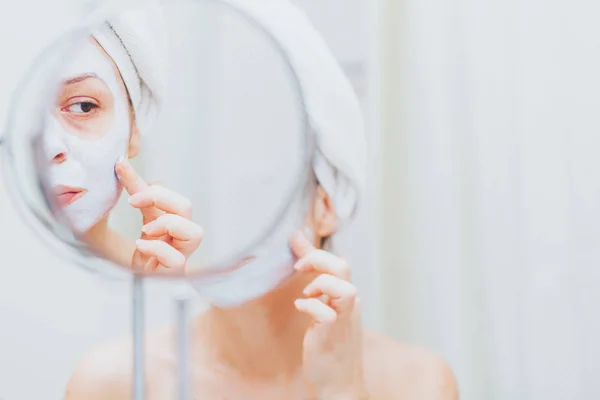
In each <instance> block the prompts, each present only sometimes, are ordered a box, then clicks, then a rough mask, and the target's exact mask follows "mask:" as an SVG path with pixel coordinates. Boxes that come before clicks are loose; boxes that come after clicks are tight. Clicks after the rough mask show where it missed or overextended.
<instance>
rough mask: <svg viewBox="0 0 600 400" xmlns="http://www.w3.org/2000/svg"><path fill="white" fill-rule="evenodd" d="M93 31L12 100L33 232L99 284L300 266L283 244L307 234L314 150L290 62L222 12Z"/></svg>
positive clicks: (188, 8) (203, 5)
mask: <svg viewBox="0 0 600 400" xmlns="http://www.w3.org/2000/svg"><path fill="white" fill-rule="evenodd" d="M95 21H96V22H94V23H93V24H87V25H86V26H85V27H80V28H77V29H74V30H73V31H72V32H69V33H68V34H67V35H66V36H64V37H63V38H61V40H59V41H58V42H56V43H55V44H54V45H53V46H52V47H51V48H50V49H48V51H46V52H45V53H44V54H42V55H41V56H40V57H39V58H38V60H37V61H36V63H35V65H34V67H33V68H32V70H31V71H29V72H28V73H27V75H26V77H25V79H24V80H23V82H22V84H21V86H20V90H19V91H18V93H17V96H16V97H15V99H14V101H13V103H12V104H13V109H12V110H11V112H10V118H11V120H10V122H9V126H8V129H7V136H6V146H4V147H5V148H6V150H7V154H6V157H4V160H5V161H6V163H7V165H6V168H5V170H6V171H8V174H9V176H8V177H9V179H10V181H11V183H12V187H13V188H14V189H15V190H14V194H15V199H16V202H17V203H18V204H19V206H20V208H21V209H22V210H23V211H24V213H25V215H26V216H27V219H28V220H29V221H30V222H32V223H33V224H34V225H35V226H34V228H35V229H36V231H39V232H40V233H42V234H43V235H44V237H45V240H46V241H49V242H52V243H54V244H55V245H56V244H58V245H59V247H60V249H62V250H67V252H68V254H70V255H73V256H74V257H75V259H76V260H77V261H79V264H80V265H84V266H86V267H88V268H94V270H98V271H102V272H108V271H109V270H110V266H111V265H119V266H120V267H124V268H126V269H127V270H128V271H132V272H134V273H136V274H141V275H152V276H155V275H158V276H168V277H187V278H190V277H194V278H202V279H213V278H215V279H218V277H219V276H220V275H222V274H223V273H224V272H226V271H232V270H235V269H239V268H245V269H256V271H260V265H261V260H264V259H267V258H268V259H269V262H271V261H272V260H273V257H275V258H277V260H281V262H285V260H288V259H290V260H291V254H290V252H289V248H288V244H287V242H285V241H281V242H277V241H278V240H280V239H278V238H289V237H290V236H291V234H292V232H293V231H294V230H296V229H298V228H299V227H300V226H301V224H302V219H303V215H304V212H305V211H306V210H304V209H303V207H305V204H303V203H302V202H299V201H298V199H301V198H305V196H303V195H302V192H303V191H306V190H312V189H311V188H313V187H314V177H313V176H312V174H311V173H310V171H311V168H309V165H310V162H311V159H312V154H313V143H312V141H313V139H312V136H311V134H310V131H309V129H308V121H307V116H306V113H305V108H304V103H303V98H302V93H301V91H300V85H299V82H298V79H297V76H296V74H295V72H294V70H293V68H292V67H291V64H290V63H289V61H288V59H287V57H286V52H285V49H284V48H282V47H281V46H280V45H279V44H278V41H277V40H274V38H273V35H272V34H271V33H270V32H269V31H268V29H265V28H264V27H262V25H261V24H260V23H258V22H257V21H256V19H254V18H253V16H251V15H249V14H248V13H246V12H243V11H240V10H239V9H238V8H237V7H235V6H234V5H233V3H229V2H226V1H211V0H204V1H170V2H164V3H157V4H153V5H152V6H148V5H145V6H141V7H139V8H131V9H127V10H122V11H119V12H117V13H105V15H103V16H102V17H97V18H96V19H95ZM99 260H104V261H103V262H99ZM105 261H109V262H108V263H107V262H105ZM257 273H258V272H257Z"/></svg>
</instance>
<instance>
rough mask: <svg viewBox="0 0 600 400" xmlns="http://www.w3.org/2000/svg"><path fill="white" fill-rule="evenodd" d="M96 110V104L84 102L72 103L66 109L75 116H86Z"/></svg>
mask: <svg viewBox="0 0 600 400" xmlns="http://www.w3.org/2000/svg"><path fill="white" fill-rule="evenodd" d="M96 108H98V106H97V105H96V104H94V103H90V102H85V101H84V102H81V103H74V104H71V105H70V106H69V107H67V109H68V110H69V111H70V112H72V113H75V114H87V113H89V112H90V111H93V110H94V109H96Z"/></svg>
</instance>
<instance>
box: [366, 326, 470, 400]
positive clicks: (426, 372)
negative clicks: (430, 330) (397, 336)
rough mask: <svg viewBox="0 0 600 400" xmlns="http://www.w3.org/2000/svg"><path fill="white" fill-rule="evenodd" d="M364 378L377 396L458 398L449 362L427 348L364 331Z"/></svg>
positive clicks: (429, 399) (434, 399) (434, 398)
mask: <svg viewBox="0 0 600 400" xmlns="http://www.w3.org/2000/svg"><path fill="white" fill-rule="evenodd" d="M364 346H365V378H366V381H367V385H368V387H369V389H370V390H371V393H372V394H373V396H374V398H385V399H388V398H394V399H395V398H411V399H420V400H457V399H458V388H457V384H456V379H455V377H454V373H453V372H452V369H451V368H450V366H449V365H448V362H447V361H446V360H445V359H444V358H443V357H442V356H440V355H439V354H437V353H435V352H433V351H431V350H429V349H426V348H424V347H419V346H413V345H409V344H405V343H400V342H397V341H395V340H393V339H391V338H388V337H385V336H383V335H378V334H375V333H371V332H366V333H365V341H364Z"/></svg>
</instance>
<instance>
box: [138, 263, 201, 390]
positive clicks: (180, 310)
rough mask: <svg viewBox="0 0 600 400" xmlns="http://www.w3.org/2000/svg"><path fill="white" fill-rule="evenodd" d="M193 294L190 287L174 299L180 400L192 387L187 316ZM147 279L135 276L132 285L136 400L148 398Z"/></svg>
mask: <svg viewBox="0 0 600 400" xmlns="http://www.w3.org/2000/svg"><path fill="white" fill-rule="evenodd" d="M190 298H191V297H190V293H189V288H187V286H182V287H181V290H179V291H178V292H177V294H176V295H175V296H174V300H175V301H174V302H175V326H176V343H175V346H176V351H177V393H178V397H177V398H178V399H179V400H188V399H189V393H190V390H189V389H190V387H189V368H188V366H189V364H188V352H189V349H188V347H189V326H188V316H189V307H190ZM144 300H145V297H144V277H143V276H141V275H137V274H135V275H134V276H133V282H132V309H133V327H132V328H133V400H144V398H145V397H144V395H145V383H146V376H145V375H146V374H145V366H144V362H145V356H144V333H145V326H144V325H145V324H144V311H145V310H144V303H145V301H144Z"/></svg>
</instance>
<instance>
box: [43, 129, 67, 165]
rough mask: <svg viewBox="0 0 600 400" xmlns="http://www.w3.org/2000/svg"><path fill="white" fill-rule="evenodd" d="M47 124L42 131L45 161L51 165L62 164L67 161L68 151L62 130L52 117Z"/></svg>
mask: <svg viewBox="0 0 600 400" xmlns="http://www.w3.org/2000/svg"><path fill="white" fill-rule="evenodd" d="M48 121H49V123H48V125H47V126H46V129H44V139H43V142H44V152H45V153H46V159H47V160H48V161H49V162H50V163H51V164H62V163H64V162H65V161H67V157H68V154H69V150H68V148H67V145H66V143H65V141H64V134H63V132H62V131H63V129H62V127H61V126H60V123H59V122H58V121H57V120H56V118H54V117H50V118H49V119H48Z"/></svg>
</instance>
